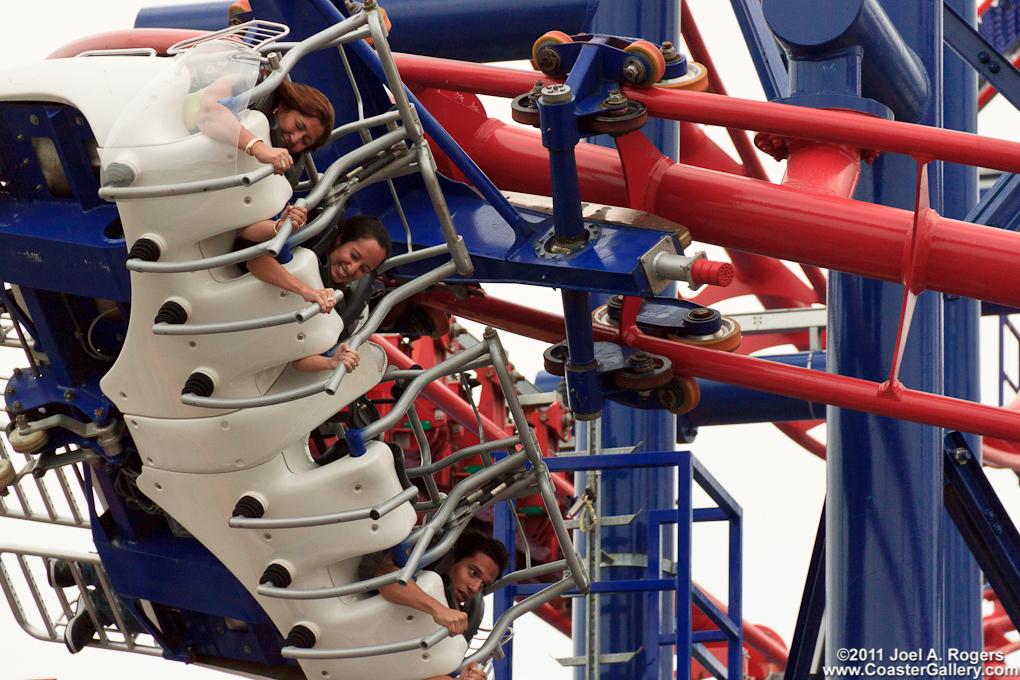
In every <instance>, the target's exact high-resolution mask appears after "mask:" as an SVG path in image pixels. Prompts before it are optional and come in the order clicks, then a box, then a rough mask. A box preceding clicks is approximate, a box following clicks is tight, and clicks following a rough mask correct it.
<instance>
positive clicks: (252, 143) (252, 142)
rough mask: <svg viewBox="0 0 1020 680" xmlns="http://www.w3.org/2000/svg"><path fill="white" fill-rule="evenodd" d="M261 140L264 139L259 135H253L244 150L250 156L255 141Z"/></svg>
mask: <svg viewBox="0 0 1020 680" xmlns="http://www.w3.org/2000/svg"><path fill="white" fill-rule="evenodd" d="M261 141H262V140H261V139H259V138H258V137H252V138H251V140H250V141H249V142H248V143H247V144H246V145H245V147H244V152H245V153H246V154H248V155H249V156H250V155H251V148H252V147H253V146H255V142H261Z"/></svg>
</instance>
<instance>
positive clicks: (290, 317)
mask: <svg viewBox="0 0 1020 680" xmlns="http://www.w3.org/2000/svg"><path fill="white" fill-rule="evenodd" d="M333 293H334V297H336V301H337V302H338V303H339V302H340V301H341V300H343V299H344V294H343V292H342V291H339V290H334V291H333ZM320 313H322V307H321V306H320V305H319V303H318V302H316V303H314V304H311V305H308V306H307V307H305V308H304V309H299V310H298V311H296V312H285V313H283V314H274V315H273V316H264V317H262V318H260V319H242V320H240V321H223V322H221V323H193V324H169V323H157V324H155V325H153V327H152V334H153V335H212V334H215V333H234V332H237V331H251V330H256V329H258V328H272V327H273V326H283V325H284V324H288V323H304V322H305V321H308V320H309V319H311V318H312V317H313V316H315V315H316V314H320Z"/></svg>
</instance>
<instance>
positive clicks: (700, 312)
mask: <svg viewBox="0 0 1020 680" xmlns="http://www.w3.org/2000/svg"><path fill="white" fill-rule="evenodd" d="M687 315H688V316H689V317H691V319H693V320H694V321H707V320H708V319H711V318H712V317H714V316H715V312H714V311H713V310H711V309H708V308H707V307H702V308H701V309H692V310H691V311H690V312H688V313H687Z"/></svg>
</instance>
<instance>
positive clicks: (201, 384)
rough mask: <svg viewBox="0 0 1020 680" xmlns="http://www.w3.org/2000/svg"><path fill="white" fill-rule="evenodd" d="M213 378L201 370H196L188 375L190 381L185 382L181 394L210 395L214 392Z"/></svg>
mask: <svg viewBox="0 0 1020 680" xmlns="http://www.w3.org/2000/svg"><path fill="white" fill-rule="evenodd" d="M213 387H215V385H214V384H213V379H212V378H210V377H209V376H208V375H206V374H205V373H202V372H201V371H195V372H194V373H192V374H191V375H190V376H188V382H186V383H184V389H183V390H181V394H194V395H195V396H196V397H208V396H209V395H210V394H212V393H213Z"/></svg>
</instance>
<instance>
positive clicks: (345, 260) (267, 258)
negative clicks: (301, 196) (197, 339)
mask: <svg viewBox="0 0 1020 680" xmlns="http://www.w3.org/2000/svg"><path fill="white" fill-rule="evenodd" d="M287 217H290V218H291V222H292V224H293V225H294V230H295V231H297V230H298V229H300V228H301V227H303V226H304V224H305V220H306V219H307V217H308V213H307V211H305V210H304V208H299V207H295V206H288V207H287V208H286V209H284V211H283V213H281V216H280V218H279V219H277V220H262V221H261V222H256V223H255V224H253V225H251V226H249V227H245V228H244V229H242V230H241V231H240V232H239V233H238V236H240V237H241V238H242V239H244V240H246V241H251V242H253V243H261V242H263V241H268V240H269V239H271V238H273V236H275V235H276V233H277V232H278V231H279V229H280V224H281V223H282V222H283V220H284V219H286V218H287ZM391 251H392V244H391V242H390V235H389V233H388V232H387V231H386V227H384V226H383V225H382V222H380V221H379V218H377V217H372V216H371V215H353V216H351V217H349V218H347V220H346V221H344V224H343V226H342V227H341V228H340V234H339V236H337V238H336V241H334V242H333V245H332V247H331V248H330V249H329V251H328V252H327V253H326V264H325V268H324V272H323V276H322V280H323V283H324V284H327V285H329V287H327V288H312V287H311V286H310V285H308V284H307V283H305V282H304V281H302V280H301V279H299V278H297V277H296V276H294V275H293V274H291V273H290V272H289V271H287V270H286V269H284V267H283V265H282V264H280V262H279V261H278V260H277V259H276V258H275V257H273V256H272V255H262V256H261V257H257V258H255V259H254V260H251V261H249V262H248V271H249V272H251V273H252V274H253V275H254V276H255V277H256V278H258V279H261V280H262V281H265V282H266V283H271V284H273V285H274V286H277V287H279V288H282V289H284V290H287V291H290V292H292V293H297V294H298V295H300V296H301V298H302V299H303V300H304V301H305V302H308V303H309V304H315V303H318V304H319V307H320V309H322V313H323V314H328V313H329V312H330V311H331V310H332V309H333V307H334V306H335V305H336V294H335V292H334V288H339V289H341V290H342V291H344V292H346V287H347V284H349V283H353V282H354V281H357V280H358V279H360V278H361V277H363V276H365V275H367V274H369V273H370V272H372V271H375V270H376V269H378V268H379V266H380V265H381V264H382V263H383V262H385V261H386V259H387V258H388V257H389V256H390V252H391ZM341 361H343V362H344V365H346V366H347V370H348V371H353V370H354V369H355V368H357V366H358V362H359V357H358V353H357V352H356V351H354V350H352V349H351V348H350V346H348V345H347V344H346V343H342V344H338V345H337V346H336V347H334V348H333V349H331V350H330V351H329V352H326V354H316V355H314V356H310V357H305V358H303V359H298V360H297V361H294V362H293V363H292V364H291V365H292V366H293V367H294V368H296V369H298V370H299V371H307V372H310V373H315V372H318V371H331V370H333V369H334V368H336V367H337V365H339V362H341Z"/></svg>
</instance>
